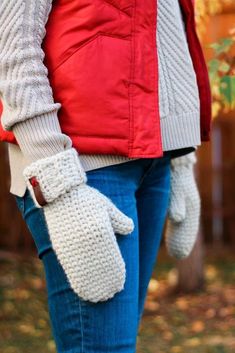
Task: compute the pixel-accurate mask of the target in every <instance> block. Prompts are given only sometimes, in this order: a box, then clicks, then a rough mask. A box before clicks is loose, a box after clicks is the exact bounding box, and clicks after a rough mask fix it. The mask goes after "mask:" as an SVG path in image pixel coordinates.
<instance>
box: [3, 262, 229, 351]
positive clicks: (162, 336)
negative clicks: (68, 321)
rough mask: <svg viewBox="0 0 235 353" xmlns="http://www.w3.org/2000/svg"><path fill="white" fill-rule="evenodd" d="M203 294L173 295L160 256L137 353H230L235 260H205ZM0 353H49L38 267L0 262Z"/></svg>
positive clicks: (168, 269)
mask: <svg viewBox="0 0 235 353" xmlns="http://www.w3.org/2000/svg"><path fill="white" fill-rule="evenodd" d="M205 276H206V286H205V290H204V291H201V292H198V293H196V294H193V295H192V294H190V295H189V294H188V295H183V294H182V293H181V294H180V293H178V294H176V293H174V292H173V291H172V283H173V282H174V279H175V269H174V263H172V262H169V258H167V257H165V256H164V257H161V256H160V258H159V260H158V265H157V266H156V269H155V271H154V275H153V279H152V280H151V283H150V286H149V294H148V300H147V301H146V306H145V313H144V317H143V321H142V325H141V329H140V333H139V336H138V353H181V352H182V353H234V352H235V261H233V259H232V258H230V257H225V258H217V259H216V258H214V257H213V258H208V257H207V259H206V264H205ZM0 352H1V353H32V352H33V353H42V352H43V353H53V352H55V347H54V342H53V339H52V336H51V332H50V328H49V318H48V314H47V304H46V290H45V282H44V277H43V269H42V267H41V262H40V261H39V260H37V259H36V258H30V259H29V260H27V261H26V260H23V259H22V258H18V259H17V258H15V257H13V258H12V257H10V258H4V259H1V257H0Z"/></svg>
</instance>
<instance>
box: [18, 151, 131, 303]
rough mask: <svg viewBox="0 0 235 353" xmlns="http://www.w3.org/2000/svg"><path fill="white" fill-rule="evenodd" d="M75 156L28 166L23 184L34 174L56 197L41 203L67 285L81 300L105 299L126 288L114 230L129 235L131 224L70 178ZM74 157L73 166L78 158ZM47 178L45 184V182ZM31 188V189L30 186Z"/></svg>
mask: <svg viewBox="0 0 235 353" xmlns="http://www.w3.org/2000/svg"><path fill="white" fill-rule="evenodd" d="M69 153H71V155H69ZM75 156H76V158H77V159H78V157H77V154H76V155H75V154H74V152H73V151H69V150H68V151H65V152H62V153H59V154H58V155H56V156H54V157H48V158H46V160H39V161H37V162H35V163H33V164H32V165H31V166H29V167H27V168H26V171H25V173H24V175H25V177H26V182H27V183H28V177H30V176H32V175H34V176H36V178H37V179H38V180H40V181H41V182H42V184H43V186H42V189H43V191H45V194H46V196H47V197H48V190H49V189H51V193H52V195H50V197H51V196H52V199H54V201H52V202H49V203H48V204H47V205H46V206H44V207H43V211H44V215H45V220H46V224H47V227H48V232H49V235H50V239H51V242H52V246H53V249H54V250H55V253H56V255H57V258H58V260H59V262H60V263H61V265H62V267H63V269H64V271H65V273H66V276H67V279H68V281H69V283H70V285H71V288H72V289H73V290H74V291H75V292H76V293H77V294H78V295H79V296H80V297H81V298H82V299H84V300H89V301H91V302H98V301H105V300H108V299H109V298H112V297H113V296H114V295H115V293H117V292H119V291H121V290H122V289H123V288H124V284H125V279H126V268H125V262H124V260H123V257H122V254H121V252H120V249H119V246H118V243H117V240H116V235H115V233H119V234H123V235H127V234H129V233H131V232H132V231H133V228H134V224H133V221H132V219H130V218H129V217H127V216H126V215H124V214H123V213H122V212H121V211H120V210H119V209H117V207H116V206H115V205H114V204H113V203H112V202H111V201H110V200H109V199H108V198H107V197H106V196H104V195H102V194H101V193H100V192H99V191H98V190H96V189H94V188H92V187H90V186H88V185H87V184H86V183H85V182H84V181H82V180H80V181H79V180H77V176H75V177H74V168H73V167H72V166H71V164H72V160H73V159H74V157H75ZM67 159H70V161H69V162H68V165H67V164H66V162H65V161H66V160H67ZM50 162H51V163H50ZM74 162H75V163H74V167H75V169H76V167H77V165H79V162H78V160H77V161H74ZM79 168H80V167H79ZM58 171H60V174H58ZM80 172H81V171H79V173H80ZM50 173H51V174H52V175H53V178H50V176H49V174H50ZM79 173H78V174H79ZM75 174H76V173H75ZM61 175H63V177H62V178H61ZM56 176H57V177H56ZM81 177H82V178H81V179H83V173H82V174H81ZM54 178H55V179H54ZM71 180H75V182H74V183H71ZM68 181H69V182H68ZM46 182H48V183H49V184H48V185H45V183H46ZM60 183H62V184H63V185H60ZM69 184H70V185H71V188H70V190H68V185H69ZM76 184H79V185H77V186H75V185H76ZM29 189H30V192H31V194H32V188H29ZM65 190H66V192H64V191H65ZM59 193H61V195H60V196H59ZM32 196H33V194H32ZM44 196H45V195H44ZM55 197H56V198H55Z"/></svg>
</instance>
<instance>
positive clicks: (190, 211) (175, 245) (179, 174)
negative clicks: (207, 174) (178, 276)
mask: <svg viewBox="0 0 235 353" xmlns="http://www.w3.org/2000/svg"><path fill="white" fill-rule="evenodd" d="M195 163H196V155H195V152H192V153H189V154H187V155H185V156H182V157H178V158H174V159H172V162H171V197H170V206H169V222H168V228H167V232H166V238H165V240H166V246H167V250H168V253H169V254H170V255H171V256H174V257H176V258H177V259H181V258H184V257H187V256H188V255H189V254H190V253H191V251H192V249H193V247H194V244H195V242H196V239H197V234H198V228H199V218H200V196H199V192H198V189H197V185H196V181H195V178H194V171H193V166H194V164H195Z"/></svg>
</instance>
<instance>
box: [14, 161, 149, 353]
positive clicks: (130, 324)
mask: <svg viewBox="0 0 235 353" xmlns="http://www.w3.org/2000/svg"><path fill="white" fill-rule="evenodd" d="M125 164H126V165H124V164H122V165H119V166H111V167H106V168H101V169H98V170H94V171H91V172H88V173H87V176H88V184H89V185H91V186H93V187H95V188H97V189H98V190H100V191H101V192H102V193H103V194H105V195H106V196H108V197H109V198H110V199H111V200H112V201H113V202H114V203H115V204H116V206H117V207H119V208H120V209H121V210H122V211H123V212H124V213H125V214H127V215H128V216H129V217H131V218H132V219H133V220H134V223H135V230H134V232H133V233H132V234H129V235H127V236H123V235H117V241H118V243H119V246H120V250H121V252H122V255H123V258H124V261H125V263H126V271H127V272H126V282H125V287H124V290H123V291H121V292H120V293H117V294H116V295H115V296H114V297H113V298H112V299H110V300H108V301H106V302H100V303H96V304H94V303H91V302H87V301H83V300H81V299H80V298H79V297H78V296H77V294H76V293H74V292H73V290H72V289H71V288H70V286H69V284H68V282H67V279H66V276H65V273H64V271H63V269H62V267H61V265H60V264H59V263H58V261H57V258H56V255H55V253H54V251H53V249H52V246H51V243H50V239H49V235H48V232H47V228H46V225H45V221H44V216H43V211H42V209H38V208H36V207H35V206H34V203H33V201H32V199H31V197H30V195H29V192H26V194H25V196H24V198H18V197H17V202H18V205H19V207H20V209H21V212H22V214H23V216H24V218H25V221H26V223H27V225H28V227H29V229H30V231H31V233H32V236H33V238H34V241H35V243H36V246H37V250H38V256H39V258H40V259H41V260H42V261H43V264H44V269H45V274H46V283H47V292H48V304H49V313H50V320H51V326H52V331H53V335H54V338H55V342H56V346H57V350H58V352H59V353H134V352H135V345H136V335H137V329H138V290H139V267H138V264H139V258H138V256H139V239H138V221H137V209H136V199H135V191H136V188H137V186H138V180H139V179H140V177H141V171H142V169H141V167H140V166H138V163H137V162H134V161H132V162H130V163H125ZM127 164H128V165H127Z"/></svg>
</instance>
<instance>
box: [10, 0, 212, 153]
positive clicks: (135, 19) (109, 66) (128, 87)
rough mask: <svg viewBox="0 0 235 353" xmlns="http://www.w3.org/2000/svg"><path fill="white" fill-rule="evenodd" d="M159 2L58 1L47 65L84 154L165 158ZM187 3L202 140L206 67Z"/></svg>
mask: <svg viewBox="0 0 235 353" xmlns="http://www.w3.org/2000/svg"><path fill="white" fill-rule="evenodd" d="M156 5H157V2H156V0H149V1H148V2H146V1H143V0H109V1H107V0H106V1H100V0H80V1H77V0H73V1H72V0H71V1H63V0H60V1H56V2H54V3H53V8H52V11H51V13H50V17H49V21H48V23H47V26H46V30H47V32H46V33H47V34H46V37H45V39H44V42H43V49H44V51H45V64H46V66H47V68H48V72H49V80H50V84H51V86H52V89H53V94H54V99H55V101H56V102H60V103H61V104H62V108H61V109H60V111H59V113H58V117H59V121H60V125H61V129H62V131H63V132H64V133H65V134H67V135H69V136H70V137H71V139H72V141H73V146H74V147H75V148H77V149H78V150H79V152H80V153H88V154H90V153H91V154H114V155H116V154H119V155H126V156H129V157H159V156H161V155H162V144H161V133H160V119H159V107H158V90H157V87H158V85H157V81H158V65H157V53H156V17H157V6H156ZM181 6H182V10H183V13H184V17H185V23H186V30H187V37H188V41H189V48H190V52H191V55H192V59H193V63H194V68H195V71H196V74H197V80H198V86H199V90H200V98H201V131H202V140H207V139H208V138H209V131H210V119H211V113H210V109H211V108H210V106H211V100H210V88H209V81H208V74H207V68H206V64H205V61H204V58H203V54H202V50H201V46H200V44H199V41H198V38H197V35H196V31H195V22H194V10H193V6H192V2H191V1H188V0H181ZM10 136H11V139H12V136H13V135H12V134H11V135H10ZM7 140H8V141H9V136H8V138H7Z"/></svg>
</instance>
